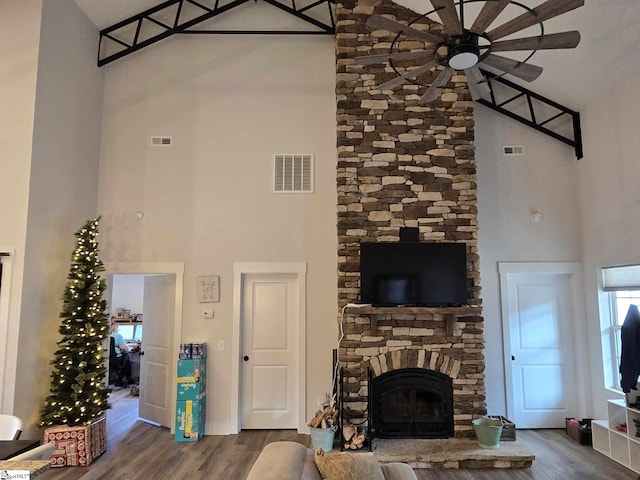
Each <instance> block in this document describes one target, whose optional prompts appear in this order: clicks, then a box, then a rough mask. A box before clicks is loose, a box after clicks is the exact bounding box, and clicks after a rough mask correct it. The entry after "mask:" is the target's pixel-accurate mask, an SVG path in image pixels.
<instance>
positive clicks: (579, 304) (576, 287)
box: [498, 262, 591, 427]
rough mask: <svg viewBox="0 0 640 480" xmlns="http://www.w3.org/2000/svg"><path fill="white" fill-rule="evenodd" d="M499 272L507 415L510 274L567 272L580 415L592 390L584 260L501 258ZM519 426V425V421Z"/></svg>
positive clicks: (510, 402)
mask: <svg viewBox="0 0 640 480" xmlns="http://www.w3.org/2000/svg"><path fill="white" fill-rule="evenodd" d="M498 272H499V273H500V300H501V309H502V312H501V313H502V340H503V348H504V371H505V387H506V397H507V398H506V400H507V417H509V415H512V414H513V412H514V410H515V402H514V398H513V371H512V362H511V354H512V352H511V326H510V325H509V295H510V293H512V292H511V291H510V288H511V281H510V280H511V278H512V276H513V275H515V274H527V273H530V274H551V275H568V276H569V289H570V291H571V298H570V299H569V300H570V306H571V334H572V335H573V340H574V345H575V348H574V358H573V360H574V363H575V373H576V395H577V397H578V415H579V416H580V418H582V417H584V416H585V415H586V412H587V411H588V406H589V405H588V403H587V401H588V400H587V399H588V395H589V392H590V391H591V382H590V375H587V373H588V372H589V371H590V366H589V360H590V358H589V355H588V352H589V350H588V348H587V330H586V322H585V316H584V292H583V283H582V264H581V263H578V262H498ZM516 427H517V425H516Z"/></svg>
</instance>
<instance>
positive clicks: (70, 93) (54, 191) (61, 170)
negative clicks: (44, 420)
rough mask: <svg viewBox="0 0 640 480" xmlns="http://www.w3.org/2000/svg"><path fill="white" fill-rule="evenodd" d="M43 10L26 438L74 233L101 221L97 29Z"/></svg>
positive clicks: (31, 213) (22, 354)
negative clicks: (92, 220)
mask: <svg viewBox="0 0 640 480" xmlns="http://www.w3.org/2000/svg"><path fill="white" fill-rule="evenodd" d="M43 3H44V4H43V8H42V28H41V31H40V42H41V44H40V55H39V60H38V78H37V86H36V91H37V94H36V101H35V116H34V118H35V121H34V127H33V151H32V157H31V167H32V168H31V177H30V185H29V210H28V214H27V216H26V218H27V242H26V248H25V261H24V283H23V290H22V311H21V317H20V335H19V341H18V354H19V358H20V366H19V371H20V374H19V375H18V380H19V382H18V384H17V388H16V392H15V413H16V414H17V415H18V416H20V417H21V418H22V419H23V421H24V422H25V424H26V425H28V428H27V429H26V430H25V435H26V436H27V438H30V437H31V438H32V437H35V438H38V437H39V431H38V430H37V429H36V428H35V425H36V424H37V422H38V419H39V417H38V415H39V410H40V408H41V406H42V403H43V401H44V397H45V396H46V395H47V394H48V391H49V374H50V368H51V367H50V365H49V362H50V361H51V359H52V358H53V352H54V350H55V349H56V348H57V346H56V343H55V342H56V341H57V340H59V338H60V337H59V335H58V327H59V325H60V319H59V317H58V314H59V312H60V310H61V308H62V300H61V297H62V294H63V291H64V288H65V286H66V282H67V274H68V271H69V265H70V257H71V253H72V251H73V248H74V246H75V240H76V238H75V237H74V236H73V234H74V232H76V231H77V230H78V229H79V228H80V227H81V226H83V224H84V223H85V222H86V220H88V219H90V218H93V217H94V216H95V215H96V206H97V198H96V197H97V196H96V191H97V179H98V161H99V145H100V122H101V109H102V90H103V84H102V80H103V73H102V72H101V71H99V70H98V68H97V67H96V65H95V45H96V42H97V41H98V35H97V30H96V28H95V27H94V26H93V24H92V23H91V22H90V21H89V19H88V18H87V17H86V16H85V14H84V13H83V12H82V11H81V10H80V9H79V8H78V7H77V5H76V4H75V2H74V1H73V0H58V1H56V2H43ZM62 25H64V28H63V27H61V26H62ZM27 372H28V373H27Z"/></svg>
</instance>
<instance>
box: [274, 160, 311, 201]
mask: <svg viewBox="0 0 640 480" xmlns="http://www.w3.org/2000/svg"><path fill="white" fill-rule="evenodd" d="M273 192H274V193H310V192H313V155H282V154H276V155H274V156H273Z"/></svg>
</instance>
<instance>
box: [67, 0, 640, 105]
mask: <svg viewBox="0 0 640 480" xmlns="http://www.w3.org/2000/svg"><path fill="white" fill-rule="evenodd" d="M75 1H76V3H77V4H78V6H79V7H80V8H81V9H82V10H84V12H85V13H86V14H87V16H88V17H89V18H90V19H91V21H92V22H93V23H94V24H95V25H96V26H97V27H98V28H99V29H102V28H106V27H108V26H110V25H113V24H115V23H117V22H119V21H120V20H124V19H126V18H128V17H131V16H132V15H135V14H137V13H140V12H142V11H144V10H146V9H148V8H151V7H153V6H155V5H158V4H160V3H162V2H161V1H160V0H136V1H135V2H132V1H131V0H109V1H105V0H75ZM397 3H398V4H400V5H403V6H405V7H407V8H410V9H411V10H413V11H415V12H417V13H420V14H423V13H426V12H427V11H430V10H431V4H430V3H429V2H428V1H427V0H397ZM520 3H523V4H525V5H527V6H529V7H535V6H537V5H539V4H540V3H542V0H520ZM514 12H515V10H514ZM506 13H507V11H505V14H506ZM517 13H518V14H519V13H520V12H517ZM240 14H242V13H241V12H236V11H233V10H232V11H230V12H228V13H226V14H225V15H229V16H233V15H240ZM471 15H472V16H473V13H471ZM503 21H504V17H503V16H501V17H499V19H498V21H497V23H496V24H498V23H503ZM544 26H545V29H546V30H545V31H546V33H556V32H562V31H566V30H578V31H580V33H581V35H582V40H581V42H580V45H578V47H577V48H576V49H574V50H551V51H538V52H536V54H535V55H534V57H533V58H532V59H531V63H535V64H537V65H540V66H542V67H543V68H544V72H543V74H542V76H541V77H540V78H538V79H537V80H536V81H534V82H532V83H531V84H528V85H526V86H527V87H528V88H530V89H531V90H533V91H536V92H538V93H541V94H542V95H545V96H548V97H550V98H552V99H553V100H556V101H558V102H559V103H562V104H565V105H566V106H568V107H570V108H575V109H579V108H580V106H581V105H584V104H586V103H587V102H588V101H589V98H590V97H591V96H592V95H606V91H607V88H608V87H611V86H613V84H614V83H615V81H616V79H618V78H621V76H624V75H625V74H627V73H628V72H631V71H632V70H633V69H636V68H637V67H638V66H639V65H640V1H638V0H586V4H585V5H584V6H583V7H581V8H578V9H577V10H574V11H571V12H568V13H566V14H564V15H561V16H559V17H557V18H555V19H552V20H549V21H547V22H545V23H544ZM522 33H523V35H516V36H529V35H536V34H537V33H536V31H531V32H529V31H526V32H522ZM525 33H526V34H527V35H524V34H525ZM210 38H211V42H215V39H216V37H215V36H211V37H210ZM163 41H165V42H170V41H171V39H170V38H169V39H165V40H163ZM96 49H97V45H96ZM134 55H135V54H134ZM106 68H108V67H106ZM518 83H521V82H518Z"/></svg>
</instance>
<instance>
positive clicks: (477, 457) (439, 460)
mask: <svg viewBox="0 0 640 480" xmlns="http://www.w3.org/2000/svg"><path fill="white" fill-rule="evenodd" d="M372 449H373V453H374V455H375V456H376V458H377V459H378V461H379V462H381V463H391V462H403V463H407V464H408V465H409V466H410V467H411V468H414V469H420V468H501V469H508V468H529V467H531V465H532V463H533V460H535V455H534V454H533V453H531V452H530V451H529V450H528V449H527V448H526V447H524V446H523V445H522V444H521V443H520V442H518V441H515V442H501V443H500V448H499V449H497V450H489V449H485V448H480V447H479V446H478V442H477V441H476V440H471V439H463V438H447V439H433V440H428V439H415V438H411V439H380V438H377V439H374V440H373V443H372Z"/></svg>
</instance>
